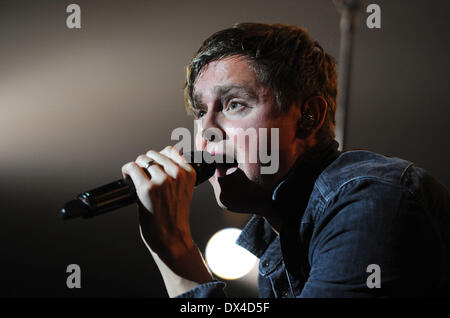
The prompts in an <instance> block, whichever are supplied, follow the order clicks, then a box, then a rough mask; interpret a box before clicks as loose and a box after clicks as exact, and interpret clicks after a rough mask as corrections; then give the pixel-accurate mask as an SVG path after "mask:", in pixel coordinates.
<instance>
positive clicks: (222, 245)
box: [205, 228, 256, 280]
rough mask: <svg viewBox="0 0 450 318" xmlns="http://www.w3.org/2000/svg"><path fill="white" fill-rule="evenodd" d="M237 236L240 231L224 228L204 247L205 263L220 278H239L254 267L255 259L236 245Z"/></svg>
mask: <svg viewBox="0 0 450 318" xmlns="http://www.w3.org/2000/svg"><path fill="white" fill-rule="evenodd" d="M239 234H241V230H239V229H237V228H226V229H223V230H220V231H218V232H217V233H216V234H214V235H213V236H212V237H211V238H210V240H209V241H208V244H207V245H206V250H205V258H206V262H207V264H208V266H209V268H210V269H211V271H213V272H214V274H216V275H217V276H219V277H221V278H224V279H229V280H231V279H237V278H241V277H242V276H245V275H246V274H247V273H248V272H250V270H251V269H252V268H253V266H254V265H255V262H256V257H255V256H254V255H253V254H251V253H250V252H249V251H247V250H246V249H244V248H242V247H240V246H239V245H237V244H236V239H237V238H238V236H239Z"/></svg>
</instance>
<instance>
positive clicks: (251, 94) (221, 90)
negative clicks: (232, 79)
mask: <svg viewBox="0 0 450 318" xmlns="http://www.w3.org/2000/svg"><path fill="white" fill-rule="evenodd" d="M232 91H238V92H240V93H243V94H244V95H245V96H246V97H248V98H251V99H258V95H257V94H256V92H255V91H254V90H253V88H251V87H249V86H246V85H222V86H216V87H214V92H215V94H216V96H224V95H227V94H231V93H232ZM201 97H202V95H201V94H198V93H194V96H193V100H194V105H193V108H196V109H198V108H202V107H204V104H203V102H202V101H201Z"/></svg>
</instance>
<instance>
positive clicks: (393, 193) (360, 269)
mask: <svg viewBox="0 0 450 318" xmlns="http://www.w3.org/2000/svg"><path fill="white" fill-rule="evenodd" d="M334 146H335V145H334ZM334 146H333V147H334ZM329 147H331V146H329ZM318 153H319V154H320V153H323V151H322V150H319V151H318ZM306 157H308V156H306ZM327 157H328V158H327ZM314 158H315V159H314ZM330 158H331V159H332V162H331V163H330V160H329V159H330ZM324 162H325V163H326V167H325V168H323V169H322V168H320V169H319V171H318V173H317V174H316V175H315V174H314V172H312V173H311V171H312V170H314V169H312V168H311V167H312V166H319V167H320V166H321V165H320V163H324ZM311 165H312V166H311ZM322 167H323V165H322ZM305 176H306V177H305ZM308 184H309V185H308ZM273 200H274V205H275V206H277V207H279V209H280V210H279V212H280V215H282V216H283V219H284V222H283V226H282V230H281V232H280V235H277V234H276V233H275V232H274V231H273V230H272V228H271V226H270V225H269V224H268V223H267V222H266V221H265V219H264V218H263V217H261V216H257V215H255V216H253V217H252V219H251V220H250V221H249V223H248V224H247V226H246V227H245V228H244V230H243V231H242V233H241V235H240V237H239V238H238V240H237V243H238V244H239V245H241V246H242V247H244V248H246V249H248V250H249V251H250V252H251V253H253V254H254V255H256V256H257V257H258V258H260V262H259V278H258V284H259V291H260V296H261V297H277V298H278V297H429V296H439V297H449V296H450V279H449V273H448V272H449V269H450V260H449V258H450V251H449V247H450V195H449V191H448V189H447V188H446V187H444V186H443V185H441V184H439V182H438V181H436V180H435V179H434V178H433V177H431V176H430V175H429V174H428V173H427V172H426V171H425V170H423V169H421V168H419V167H416V166H415V165H414V164H412V163H411V162H408V161H406V160H402V159H398V158H389V157H385V156H382V155H379V154H375V153H372V152H368V151H348V152H344V153H342V154H339V153H336V152H333V151H331V152H329V153H328V155H327V156H325V157H323V156H322V157H320V155H319V156H316V157H314V156H309V158H307V160H306V161H305V160H300V162H299V163H298V164H296V166H295V167H294V168H293V171H292V172H291V173H290V174H289V175H288V177H287V178H286V179H285V180H283V181H282V182H281V183H280V185H279V186H278V187H277V188H276V189H275V191H274V195H273ZM370 264H377V265H378V266H379V268H380V270H381V272H380V277H381V288H369V287H368V285H367V283H366V282H367V279H368V278H369V276H370V275H371V274H372V272H371V271H369V272H368V271H367V267H368V266H369V265H370ZM223 288H224V285H223V284H220V283H217V282H216V283H210V284H208V285H201V287H199V288H197V289H196V290H192V291H189V292H188V293H185V294H182V295H180V296H179V297H210V296H212V295H213V296H218V297H225V294H224V293H223Z"/></svg>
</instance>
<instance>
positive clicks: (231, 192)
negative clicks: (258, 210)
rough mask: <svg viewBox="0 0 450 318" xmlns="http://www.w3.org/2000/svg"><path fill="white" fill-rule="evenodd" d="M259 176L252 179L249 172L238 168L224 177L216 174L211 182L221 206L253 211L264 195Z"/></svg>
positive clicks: (247, 211) (242, 211) (235, 209)
mask: <svg viewBox="0 0 450 318" xmlns="http://www.w3.org/2000/svg"><path fill="white" fill-rule="evenodd" d="M250 176H251V175H250ZM259 177H260V176H259V175H257V176H256V177H254V178H252V177H251V179H250V178H249V177H248V174H247V173H245V172H244V171H243V170H241V169H237V170H236V171H235V172H234V173H232V174H230V175H226V176H224V177H217V175H214V176H213V177H212V178H210V179H209V182H210V184H211V185H212V187H213V190H214V195H215V197H216V202H217V204H218V206H219V207H221V208H222V209H226V210H229V211H232V212H238V213H253V211H254V210H255V207H256V206H257V205H258V203H260V202H261V199H262V196H264V191H263V187H262V186H261V184H259V181H260V178H259Z"/></svg>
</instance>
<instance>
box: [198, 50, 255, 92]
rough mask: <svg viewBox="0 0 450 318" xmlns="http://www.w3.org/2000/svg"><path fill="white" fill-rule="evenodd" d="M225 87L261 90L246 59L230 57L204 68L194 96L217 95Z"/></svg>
mask: <svg viewBox="0 0 450 318" xmlns="http://www.w3.org/2000/svg"><path fill="white" fill-rule="evenodd" d="M223 87H248V88H249V89H250V88H251V89H252V90H255V91H256V90H258V89H259V88H261V85H259V81H258V79H257V76H256V73H255V71H254V70H253V68H252V67H251V66H250V65H249V62H248V60H247V59H246V58H244V57H241V56H230V57H226V58H224V59H220V60H216V61H213V62H211V63H209V64H207V65H206V66H205V67H203V69H202V71H201V72H200V74H199V75H198V77H197V80H196V81H195V85H194V96H196V97H200V96H201V95H205V94H207V95H216V94H218V93H220V92H223Z"/></svg>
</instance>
